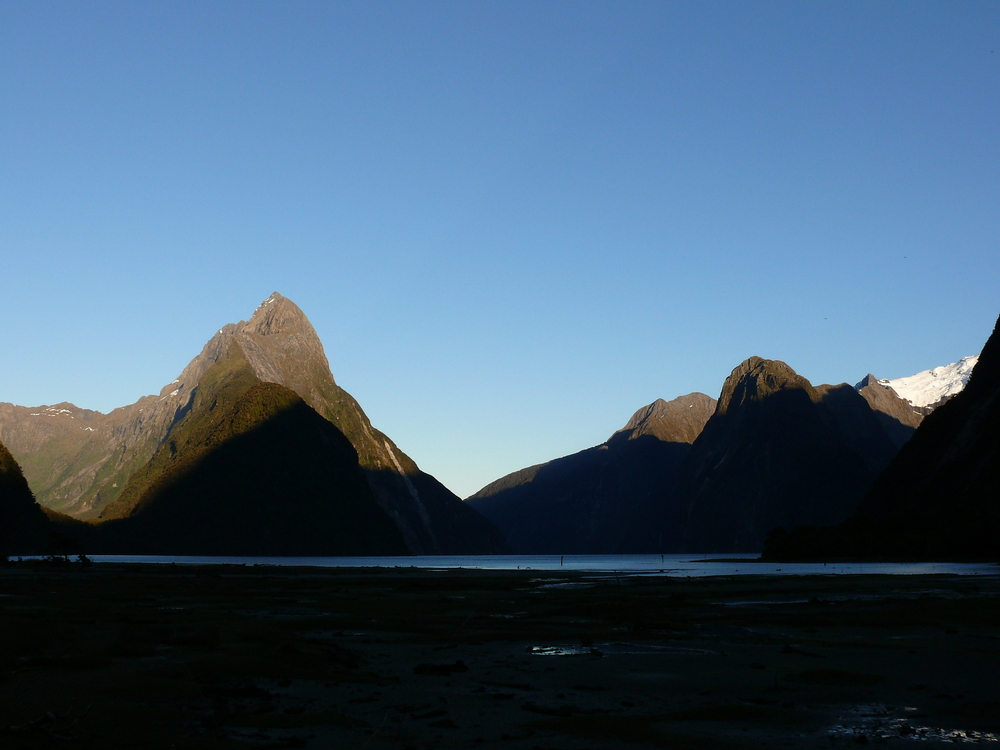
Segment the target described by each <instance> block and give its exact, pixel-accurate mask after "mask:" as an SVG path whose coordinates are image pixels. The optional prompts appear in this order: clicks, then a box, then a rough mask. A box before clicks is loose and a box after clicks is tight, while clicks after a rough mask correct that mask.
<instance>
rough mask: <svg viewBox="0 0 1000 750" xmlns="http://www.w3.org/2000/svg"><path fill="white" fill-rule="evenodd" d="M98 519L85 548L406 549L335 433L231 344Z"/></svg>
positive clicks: (182, 551)
mask: <svg viewBox="0 0 1000 750" xmlns="http://www.w3.org/2000/svg"><path fill="white" fill-rule="evenodd" d="M102 520H104V521H107V522H106V523H102V524H101V525H100V526H99V527H98V529H97V532H98V534H97V538H96V540H93V541H92V542H91V544H92V545H93V546H97V547H98V548H100V549H102V550H103V551H115V552H123V553H133V554H156V553H160V554H215V555H219V554H225V555H357V554H369V555H399V554H406V552H407V548H406V545H405V543H404V542H403V537H402V534H401V533H400V532H399V529H398V528H397V527H396V525H395V524H394V523H393V521H392V520H391V519H390V518H389V516H388V514H386V513H385V511H383V510H382V509H381V507H379V505H378V503H377V502H376V501H375V497H374V495H373V494H372V492H371V489H370V487H369V486H368V482H367V480H366V478H365V475H364V473H363V472H362V471H361V468H360V466H359V465H358V460H357V453H356V452H355V451H354V448H353V447H352V446H351V444H350V442H349V441H348V440H347V438H346V437H344V435H343V433H341V432H340V431H339V430H338V429H337V428H336V427H335V426H333V425H332V424H331V423H330V422H329V421H327V420H326V419H324V418H323V417H321V416H320V415H319V414H317V413H316V411H315V410H314V409H312V408H311V407H310V406H308V405H307V404H306V403H305V402H304V401H303V400H302V399H301V398H300V397H299V396H298V395H297V394H295V393H294V392H293V391H291V390H289V389H288V388H285V387H284V386H281V385H278V384H276V383H269V382H261V381H260V380H259V379H258V378H257V377H256V376H255V374H254V373H253V371H252V370H251V368H250V366H249V364H248V362H247V360H246V358H245V356H244V354H243V351H242V350H241V349H240V347H239V346H238V345H237V344H236V343H235V342H231V343H230V346H229V349H228V350H227V352H226V353H225V354H223V355H222V356H221V357H220V358H219V359H218V361H217V362H216V363H215V364H213V365H211V366H210V367H209V368H208V369H207V370H205V372H204V373H202V375H201V378H200V379H199V381H198V387H197V389H196V393H195V396H194V399H193V402H192V405H191V408H190V410H189V411H188V413H187V414H186V415H185V416H184V418H183V419H182V420H181V421H180V422H179V423H178V424H177V425H176V426H175V427H174V429H172V430H171V432H170V435H169V437H168V440H167V441H166V442H165V443H164V444H163V445H161V446H160V447H159V448H158V449H157V451H156V452H155V454H154V455H153V458H152V459H151V460H150V461H149V462H148V463H147V464H146V466H144V467H143V468H142V469H141V470H140V471H138V472H136V473H135V474H134V475H133V477H132V479H131V480H130V482H129V484H128V486H127V487H126V488H125V490H124V491H123V492H122V494H121V495H120V496H119V497H118V498H117V500H116V501H115V502H113V503H111V504H109V505H108V506H107V507H106V508H105V510H104V513H103V514H102Z"/></svg>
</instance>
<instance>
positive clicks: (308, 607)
mask: <svg viewBox="0 0 1000 750" xmlns="http://www.w3.org/2000/svg"><path fill="white" fill-rule="evenodd" d="M998 674H1000V576H998V577H993V576H973V577H954V576H943V575H942V576H906V577H903V576H836V577H833V576H831V577H826V576H810V577H756V576H741V577H738V578H712V579H705V578H701V579H671V578H665V577H654V576H643V577H625V576H615V575H601V576H595V575H593V574H579V573H539V572H532V571H475V570H457V571H455V570H453V571H445V572H435V571H425V570H417V569H408V568H400V569H369V570H337V569H305V568H299V569H293V568H271V567H241V566H211V567H189V566H169V565H158V566H154V565H120V564H119V565H115V564H97V565H92V566H90V567H89V568H86V569H58V568H41V567H35V568H29V567H27V566H25V565H20V566H12V567H5V568H0V747H3V748H54V747H59V748H72V747H80V748H172V747H176V748H358V749H359V750H360V749H361V748H365V749H371V750H375V749H377V748H479V747H492V746H499V745H503V746H504V747H506V748H518V749H520V748H524V749H526V750H527V749H531V750H535V749H545V750H549V749H555V748H566V749H567V750H568V749H570V748H577V749H579V748H620V747H626V748H628V747H636V748H640V747H657V748H681V749H683V748H729V747H732V748H743V747H804V748H813V747H817V748H828V747H849V746H853V745H855V744H866V743H882V742H884V743H887V744H889V745H890V746H895V747H901V748H902V747H922V748H924V747H936V746H945V745H947V746H953V744H954V743H955V742H978V743H985V744H992V743H993V741H995V740H996V739H997V738H998V737H1000V680H998V679H997V675H998Z"/></svg>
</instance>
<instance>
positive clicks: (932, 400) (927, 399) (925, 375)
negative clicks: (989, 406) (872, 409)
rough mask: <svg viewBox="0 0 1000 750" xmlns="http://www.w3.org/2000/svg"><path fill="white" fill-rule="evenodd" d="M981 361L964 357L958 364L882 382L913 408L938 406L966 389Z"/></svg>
mask: <svg viewBox="0 0 1000 750" xmlns="http://www.w3.org/2000/svg"><path fill="white" fill-rule="evenodd" d="M978 361H979V355H978V354H976V355H973V356H971V357H962V359H960V360H958V362H954V363H952V364H950V365H944V366H943V367H935V368H934V369H933V370H924V371H923V372H918V373H917V374H916V375H910V376H909V377H906V378H897V379H896V380H880V381H878V382H880V383H882V384H883V385H888V386H890V387H891V388H892V389H893V390H894V391H896V393H897V394H899V396H900V398H905V399H906V400H907V401H909V402H910V403H911V404H913V406H916V407H922V406H930V405H931V404H936V403H937V402H938V401H940V400H941V399H943V398H948V397H950V396H954V395H955V394H956V393H958V392H959V391H961V390H962V389H963V388H965V384H966V383H968V382H969V376H970V375H971V374H972V368H973V367H975V366H976V362H978Z"/></svg>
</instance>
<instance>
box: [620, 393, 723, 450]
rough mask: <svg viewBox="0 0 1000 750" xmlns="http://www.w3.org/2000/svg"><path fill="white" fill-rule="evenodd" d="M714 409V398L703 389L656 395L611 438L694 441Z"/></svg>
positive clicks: (674, 441)
mask: <svg viewBox="0 0 1000 750" xmlns="http://www.w3.org/2000/svg"><path fill="white" fill-rule="evenodd" d="M714 411H715V399H714V398H711V397H710V396H706V395H705V394H704V393H689V394H688V395H686V396H680V397H678V398H675V399H674V400H673V401H664V400H663V399H662V398H658V399H656V401H654V402H653V403H651V404H649V405H648V406H644V407H642V408H641V409H639V410H638V411H637V412H636V413H635V414H633V415H632V418H631V419H630V420H629V421H628V424H626V425H625V426H624V427H623V428H622V429H620V430H618V432H616V433H615V434H614V435H612V436H611V438H610V439H609V441H608V442H610V441H611V440H620V439H622V438H626V439H628V440H634V439H636V438H638V437H641V436H642V435H652V436H653V437H656V438H658V439H660V440H664V441H666V442H673V443H693V442H694V441H695V438H697V437H698V435H699V434H701V431H702V429H703V428H704V427H705V423H706V422H707V421H708V419H709V417H711V416H712V414H713V412H714Z"/></svg>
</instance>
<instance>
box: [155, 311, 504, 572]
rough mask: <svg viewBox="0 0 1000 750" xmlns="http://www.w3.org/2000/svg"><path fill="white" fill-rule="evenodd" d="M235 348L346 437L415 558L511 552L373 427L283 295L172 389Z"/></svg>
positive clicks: (226, 334) (262, 375) (208, 351)
mask: <svg viewBox="0 0 1000 750" xmlns="http://www.w3.org/2000/svg"><path fill="white" fill-rule="evenodd" d="M233 343H234V344H235V345H236V346H237V347H239V349H240V350H241V351H242V353H243V356H244V357H245V359H246V362H247V363H248V366H249V367H250V369H251V370H252V372H253V373H254V375H255V377H256V378H257V379H259V380H260V381H262V382H270V383H278V384H280V385H283V386H285V387H286V388H288V389H290V390H292V391H294V392H295V393H297V394H298V395H299V396H300V397H301V398H302V399H303V401H305V402H306V403H307V404H309V406H311V407H312V408H313V409H315V410H316V411H317V412H318V413H319V414H320V415H322V416H323V417H325V418H326V419H328V420H329V421H330V422H332V423H333V424H334V425H335V426H336V427H337V428H338V429H339V430H340V431H341V432H342V433H343V434H344V435H345V436H346V437H347V439H348V440H349V441H350V442H351V444H352V445H353V446H354V449H355V450H356V451H357V454H358V460H359V462H360V464H361V467H362V469H363V470H364V472H365V474H366V476H367V479H368V482H369V484H370V486H371V489H372V492H373V493H374V495H375V497H376V499H377V500H378V502H379V504H380V505H381V506H382V508H383V509H384V510H385V511H386V512H387V513H388V514H389V515H390V516H391V517H392V518H393V520H394V521H395V522H396V524H397V525H398V526H399V528H400V531H401V532H402V534H403V536H404V538H405V540H406V543H407V545H408V547H409V548H410V549H411V550H412V551H413V552H415V553H417V554H476V553H499V552H503V551H505V550H506V545H505V544H504V541H503V538H502V536H501V535H500V534H499V533H498V532H497V530H496V529H495V528H493V526H492V524H490V523H489V522H488V521H486V520H485V519H483V518H482V516H480V515H479V514H478V513H476V512H475V511H473V510H472V509H471V508H469V507H467V506H465V505H464V504H463V503H462V501H461V500H460V499H459V498H458V497H457V496H456V495H454V494H453V493H452V492H450V491H449V490H448V489H447V488H445V487H444V486H443V485H442V484H440V483H439V482H438V481H437V480H436V479H434V478H433V477H431V476H430V475H428V474H425V473H423V472H422V471H420V469H419V468H418V467H417V465H416V464H415V463H414V462H413V460H412V459H411V458H410V457H409V456H407V455H406V454H405V453H403V451H401V450H400V449H399V448H398V447H397V446H396V444H395V443H393V441H392V440H391V439H390V438H389V437H388V436H386V435H384V434H383V433H382V432H380V431H379V430H377V429H375V428H374V427H373V426H372V424H371V422H370V421H369V419H368V416H367V415H366V414H365V413H364V411H363V410H362V409H361V406H360V405H359V404H358V402H357V401H356V400H355V399H354V398H353V397H352V396H351V395H350V394H349V393H348V392H347V391H345V390H344V389H343V388H341V387H340V386H339V385H337V383H336V382H335V381H334V378H333V374H332V373H331V372H330V365H329V362H328V361H327V358H326V354H325V352H324V350H323V345H322V343H321V342H320V340H319V337H318V336H317V335H316V331H315V330H314V329H313V327H312V324H311V323H310V322H309V320H308V319H307V318H306V316H305V314H304V313H303V312H302V311H301V310H300V309H299V308H298V306H297V305H295V303H294V302H292V301H291V300H289V299H286V298H285V297H282V296H281V295H280V294H278V293H277V292H275V293H274V294H272V295H271V296H270V297H268V299H266V300H265V301H264V302H263V303H262V304H261V305H260V306H259V307H258V308H257V310H256V311H255V312H254V314H253V316H252V317H251V318H250V320H249V321H247V322H243V321H241V322H240V323H237V324H235V325H228V326H225V327H224V328H222V329H221V330H220V331H219V332H218V333H217V334H216V335H215V336H214V337H213V338H212V340H211V341H209V342H208V344H206V345H205V348H204V349H203V350H202V352H201V354H200V355H199V356H198V357H196V358H195V360H194V361H192V362H191V364H190V365H188V367H187V368H185V370H184V372H183V373H182V374H181V376H180V377H179V378H178V380H177V382H176V384H173V385H174V387H178V386H179V387H182V388H183V387H188V383H196V382H197V380H198V379H199V378H200V377H201V376H202V374H203V373H204V372H205V371H206V369H207V368H208V367H210V366H211V365H212V364H214V363H215V362H217V361H218V360H219V359H220V357H221V356H222V355H223V353H224V352H226V351H228V346H229V345H230V344H233ZM168 388H170V386H168ZM164 390H165V391H166V390H167V389H164Z"/></svg>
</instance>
